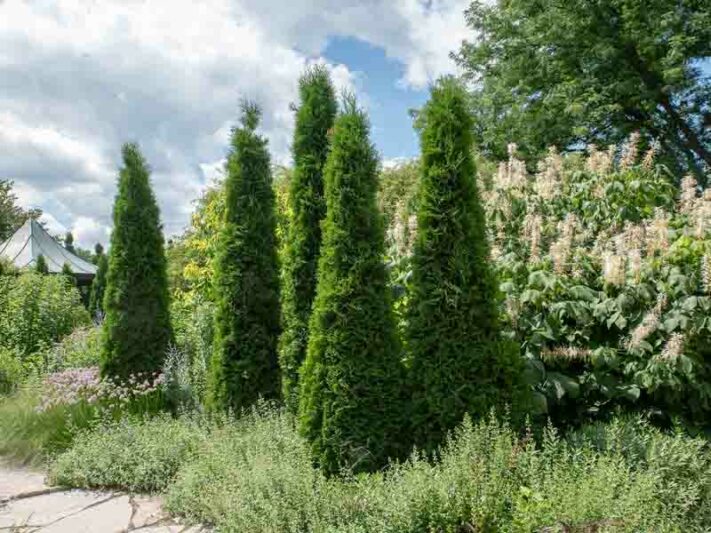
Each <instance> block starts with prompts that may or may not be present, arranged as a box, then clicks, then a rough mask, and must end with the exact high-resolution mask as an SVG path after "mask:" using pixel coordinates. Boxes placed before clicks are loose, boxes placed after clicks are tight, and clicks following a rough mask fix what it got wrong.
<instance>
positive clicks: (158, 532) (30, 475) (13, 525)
mask: <svg viewBox="0 0 711 533" xmlns="http://www.w3.org/2000/svg"><path fill="white" fill-rule="evenodd" d="M4 531H7V532H10V533H35V532H41V533H93V532H97V533H113V532H116V533H119V532H120V533H123V532H128V531H141V532H145V533H199V532H204V531H208V530H207V529H204V528H202V527H199V526H186V525H181V524H179V523H177V522H176V521H175V520H174V519H172V518H171V517H170V516H168V514H167V513H165V512H164V511H163V509H162V506H161V500H160V498H159V497H156V496H140V495H129V494H124V493H120V492H106V491H104V492H100V491H86V490H64V489H61V488H50V487H48V486H47V485H46V484H45V482H44V475H43V474H41V473H39V472H34V471H30V470H26V469H21V468H14V467H10V466H8V465H5V464H2V463H0V532H4Z"/></svg>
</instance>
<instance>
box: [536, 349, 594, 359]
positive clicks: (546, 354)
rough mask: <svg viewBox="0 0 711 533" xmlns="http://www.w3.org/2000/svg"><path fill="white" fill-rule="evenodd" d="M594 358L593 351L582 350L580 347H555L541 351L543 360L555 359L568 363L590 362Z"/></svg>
mask: <svg viewBox="0 0 711 533" xmlns="http://www.w3.org/2000/svg"><path fill="white" fill-rule="evenodd" d="M591 357H592V350H590V349H588V348H580V347H578V346H554V347H553V348H544V349H543V350H541V359H543V360H544V361H552V360H555V359H566V360H568V361H589V360H590V358H591Z"/></svg>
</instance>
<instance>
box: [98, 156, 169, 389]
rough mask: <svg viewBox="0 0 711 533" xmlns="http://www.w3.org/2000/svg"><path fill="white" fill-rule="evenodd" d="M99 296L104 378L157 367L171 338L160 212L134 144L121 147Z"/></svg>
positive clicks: (124, 376) (152, 369)
mask: <svg viewBox="0 0 711 533" xmlns="http://www.w3.org/2000/svg"><path fill="white" fill-rule="evenodd" d="M122 153H123V164H124V167H123V168H122V169H121V171H120V173H119V182H118V194H117V196H116V200H115V203H114V213H113V217H114V229H113V232H112V234H111V249H110V252H109V259H108V272H107V274H106V292H105V295H104V302H103V305H104V311H105V313H106V319H105V321H104V341H103V350H102V360H101V372H102V374H103V375H105V376H106V375H108V376H116V377H119V378H126V377H128V376H129V375H130V374H135V373H138V372H156V371H159V370H160V369H161V366H162V364H163V359H164V357H165V353H166V350H167V348H168V345H169V344H170V342H171V340H172V337H173V335H172V331H171V326H170V314H169V298H168V279H167V275H166V260H165V253H164V250H163V232H162V228H161V224H160V212H159V210H158V205H157V204H156V199H155V196H154V195H153V191H152V190H151V186H150V182H149V169H148V166H147V164H146V161H145V159H144V158H143V156H142V155H141V152H140V151H139V148H138V146H137V145H135V144H130V143H129V144H125V145H124V146H123V150H122Z"/></svg>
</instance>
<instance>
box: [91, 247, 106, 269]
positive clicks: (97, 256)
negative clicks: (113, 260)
mask: <svg viewBox="0 0 711 533" xmlns="http://www.w3.org/2000/svg"><path fill="white" fill-rule="evenodd" d="M103 255H104V247H103V246H102V245H101V243H100V242H97V243H96V244H95V245H94V257H93V259H92V262H93V263H94V264H95V265H98V264H99V259H101V257H102V256H103Z"/></svg>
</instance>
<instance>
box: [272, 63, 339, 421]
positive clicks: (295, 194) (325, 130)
mask: <svg viewBox="0 0 711 533" xmlns="http://www.w3.org/2000/svg"><path fill="white" fill-rule="evenodd" d="M299 96H300V100H301V101H300V105H299V108H298V111H297V113H296V129H295V131H294V144H293V148H292V150H293V155H294V174H293V177H292V179H291V182H290V184H289V206H290V208H291V220H290V225H289V232H288V239H287V243H286V246H285V249H284V256H283V257H284V265H283V273H282V280H283V281H282V325H283V328H284V331H283V332H282V335H281V338H280V340H279V359H280V365H281V379H282V394H283V396H284V401H285V403H286V405H287V406H288V407H289V408H290V409H291V410H294V411H295V410H296V409H297V407H298V377H299V368H300V367H301V364H302V363H303V361H304V358H305V357H306V346H307V341H308V325H309V317H310V315H311V305H312V303H313V299H314V294H315V292H316V268H317V266H318V256H319V249H320V247H321V220H322V219H323V217H324V215H325V213H326V203H325V200H324V198H323V167H324V164H325V162H326V156H327V155H328V148H329V139H328V134H329V130H330V129H331V127H332V126H333V121H334V119H335V116H336V112H337V108H338V104H337V102H336V97H335V94H334V90H333V85H332V84H331V79H330V76H329V74H328V71H327V70H326V69H325V68H324V67H323V66H316V67H313V68H311V69H309V70H308V71H307V72H306V73H305V74H304V75H303V76H302V77H301V79H300V80H299Z"/></svg>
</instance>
